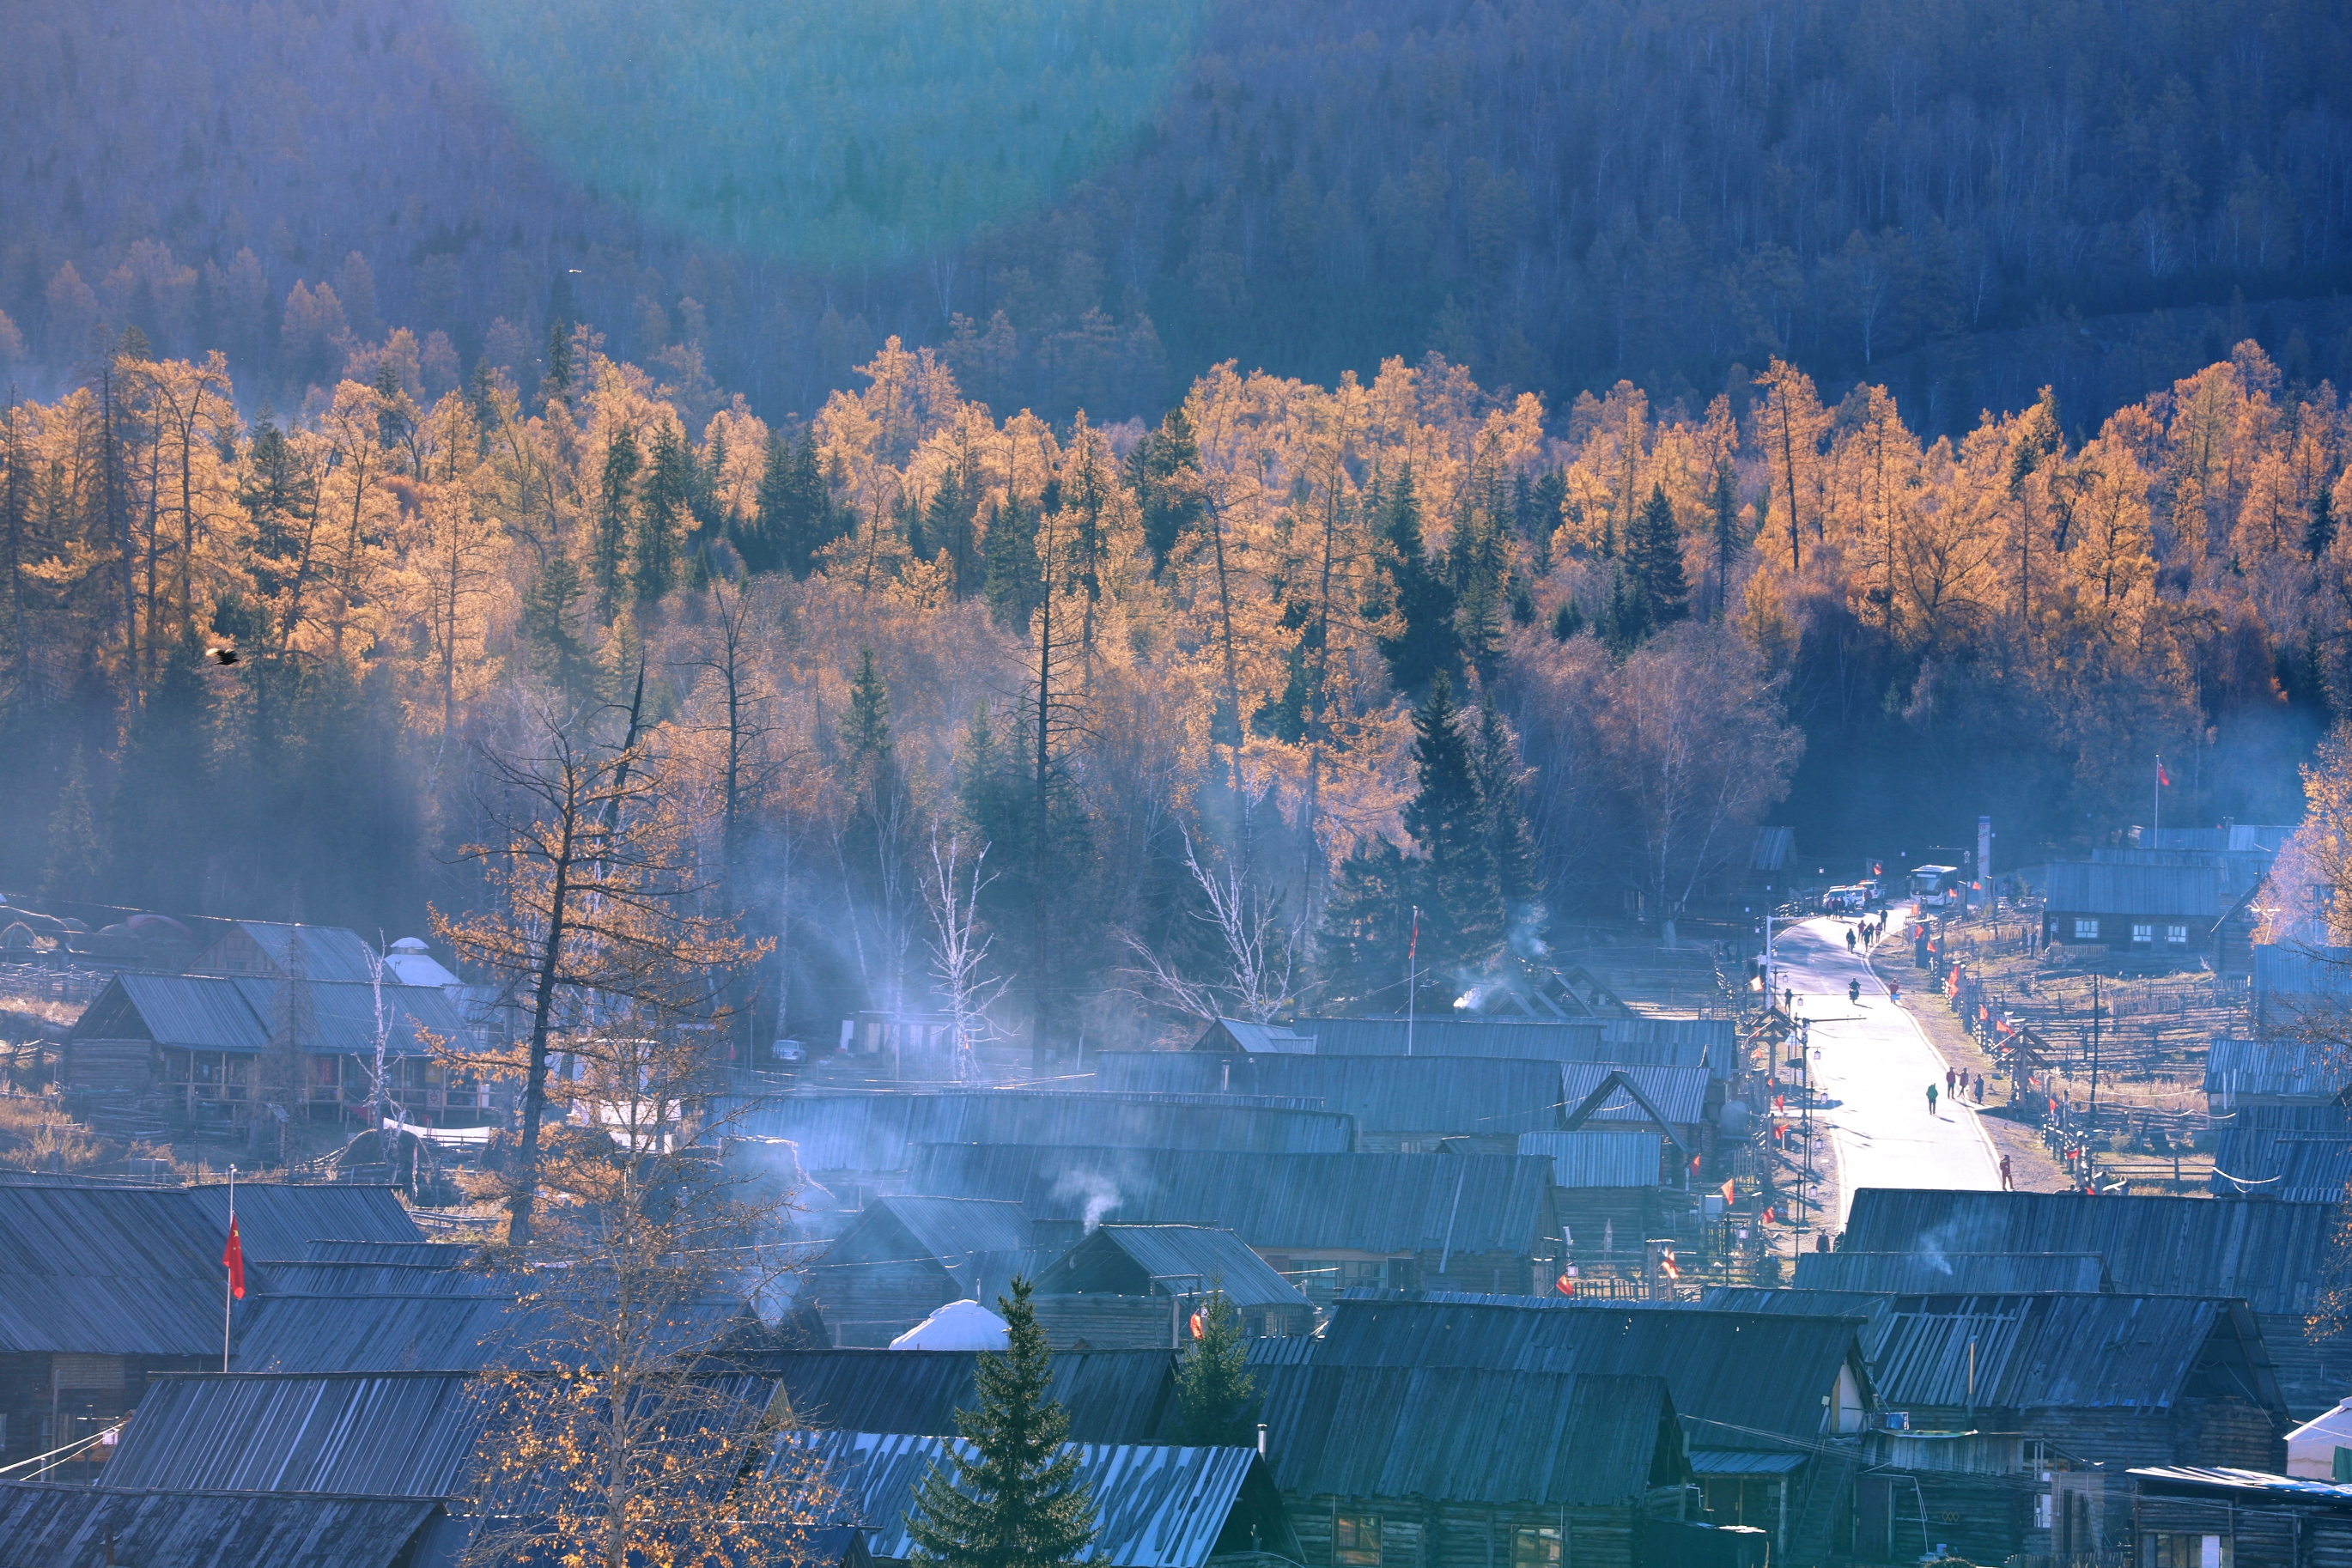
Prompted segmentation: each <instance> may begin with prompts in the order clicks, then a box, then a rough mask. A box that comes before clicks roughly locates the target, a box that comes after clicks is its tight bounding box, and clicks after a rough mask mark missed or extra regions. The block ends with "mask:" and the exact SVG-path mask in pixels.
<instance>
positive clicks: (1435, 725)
mask: <svg viewBox="0 0 2352 1568" xmlns="http://www.w3.org/2000/svg"><path fill="white" fill-rule="evenodd" d="M1412 727H1413V731H1414V734H1415V737H1416V738H1415V740H1414V742H1413V761H1414V764H1415V766H1416V768H1417V769H1418V770H1419V773H1420V778H1421V785H1420V788H1419V789H1418V790H1416V791H1415V792H1414V795H1413V797H1412V800H1411V801H1410V802H1409V803H1408V804H1407V805H1406V806H1405V808H1404V826H1405V831H1406V832H1407V833H1410V834H1412V840H1413V846H1414V847H1415V848H1416V849H1418V850H1419V851H1420V856H1421V861H1420V864H1419V866H1417V867H1416V868H1415V873H1416V875H1415V879H1416V880H1417V881H1418V882H1419V883H1420V885H1421V888H1422V889H1423V891H1422V896H1421V897H1420V898H1419V899H1418V900H1415V901H1416V902H1418V903H1419V904H1420V906H1421V934H1422V955H1423V962H1422V964H1421V970H1422V973H1425V974H1433V975H1435V976H1437V977H1438V979H1439V984H1448V983H1450V980H1451V972H1452V971H1453V970H1454V968H1455V967H1457V966H1460V965H1465V964H1476V963H1482V962H1484V960H1485V959H1486V956H1487V955H1488V954H1489V953H1490V952H1492V951H1493V949H1494V947H1495V945H1496V943H1497V942H1500V941H1501V940H1502V935H1503V899H1502V892H1501V889H1500V888H1499V887H1498V886H1497V885H1496V875H1495V858H1494V856H1493V855H1492V853H1490V851H1489V849H1488V847H1487V842H1486V812H1485V808H1484V805H1483V804H1482V803H1481V802H1480V800H1479V798H1478V781H1477V778H1476V776H1475V773H1473V771H1472V768H1471V761H1470V748H1469V745H1468V744H1467V742H1465V740H1464V738H1463V733H1462V710H1461V707H1460V705H1459V704H1457V703H1456V702H1455V701H1454V682H1453V681H1452V679H1449V678H1448V677H1447V675H1446V674H1445V672H1444V670H1442V669H1441V670H1439V671H1438V672H1437V673H1436V674H1435V675H1433V676H1432V677H1431V678H1430V682H1429V695H1428V696H1427V697H1425V698H1423V700H1422V703H1421V706H1420V707H1418V708H1416V709H1414V710H1413V715H1412Z"/></svg>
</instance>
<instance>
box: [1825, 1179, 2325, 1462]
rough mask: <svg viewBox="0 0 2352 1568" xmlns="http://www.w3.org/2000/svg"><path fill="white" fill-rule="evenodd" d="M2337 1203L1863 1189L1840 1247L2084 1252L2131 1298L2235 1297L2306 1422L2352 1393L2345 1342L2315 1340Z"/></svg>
mask: <svg viewBox="0 0 2352 1568" xmlns="http://www.w3.org/2000/svg"><path fill="white" fill-rule="evenodd" d="M2340 1212H2341V1211H2340V1206H2339V1205H2338V1204H2336V1203H2285V1202H2274V1201H2255V1200H2252V1199H2242V1198H2225V1199H2214V1198H2187V1197H2158V1196H2153V1195H2149V1196H2142V1195H2139V1194H2129V1195H2123V1194H2117V1195H2114V1196H2107V1197H2092V1196H2088V1195H2085V1194H2075V1193H1988V1192H1956V1191H1935V1190H1928V1189H1894V1188H1874V1187H1865V1188H1864V1189H1863V1190H1862V1191H1861V1192H1859V1193H1856V1194H1854V1200H1853V1211H1852V1213H1851V1214H1850V1215H1848V1217H1847V1221H1846V1230H1845V1234H1844V1236H1843V1237H1842V1238H1841V1243H1840V1245H1841V1247H1842V1248H1843V1247H1853V1248H1854V1249H1855V1250H1857V1251H1861V1252H1906V1253H1915V1254H1926V1255H1929V1256H1937V1255H1941V1254H1945V1253H1966V1252H2008V1253H2076V1254H2081V1253H2088V1254H2091V1255H2094V1256H2095V1257H2097V1258H2100V1259H2102V1260H2103V1261H2104V1262H2105V1265H2106V1270H2107V1276H2108V1278H2109V1279H2111V1280H2113V1282H2114V1285H2115V1289H2117V1290H2119V1291H2123V1292H2126V1293H2132V1294H2148V1295H2159V1294H2173V1295H2183V1296H2199V1297H2204V1298H2208V1299H2230V1298H2235V1299H2237V1300H2242V1301H2244V1302H2245V1303H2246V1304H2247V1305H2248V1306H2250V1307H2252V1309H2253V1311H2254V1315H2255V1318H2256V1319H2257V1321H2259V1322H2260V1324H2261V1328H2262V1339H2263V1347H2264V1350H2265V1352H2266V1353H2267V1354H2268V1355H2269V1358H2270V1362H2271V1365H2272V1368H2273V1371H2274V1373H2275V1374H2276V1376H2277V1379H2278V1385H2279V1390H2280V1393H2281V1394H2282V1395H2283V1396H2284V1399H2285V1402H2286V1409H2287V1414H2288V1415H2291V1416H2293V1417H2294V1419H2296V1420H2298V1421H2301V1420H2308V1419H2310V1418H2311V1417H2312V1416H2314V1415H2318V1414H2320V1413H2321V1412H2322V1411H2324V1410H2328V1409H2331V1408H2333V1407H2334V1406H2335V1405H2336V1402H2337V1401H2338V1400H2340V1399H2342V1398H2343V1397H2344V1391H2345V1390H2346V1389H2347V1388H2352V1338H2347V1337H2328V1336H2325V1335H2322V1336H2316V1337H2315V1336H2314V1335H2313V1334H2312V1333H2311V1332H2310V1331H2309V1326H2308V1320H2309V1318H2310V1317H2311V1315H2312V1314H2313V1313H2314V1312H2315V1311H2317V1310H2320V1308H2321V1306H2322V1305H2323V1303H2322V1300H2321V1290H2322V1281H2323V1280H2324V1279H2326V1273H2327V1266H2328V1258H2329V1257H2330V1248H2331V1247H2332V1245H2333V1238H2334V1237H2335V1235H2336V1226H2337V1224H2338V1223H2339V1217H2340Z"/></svg>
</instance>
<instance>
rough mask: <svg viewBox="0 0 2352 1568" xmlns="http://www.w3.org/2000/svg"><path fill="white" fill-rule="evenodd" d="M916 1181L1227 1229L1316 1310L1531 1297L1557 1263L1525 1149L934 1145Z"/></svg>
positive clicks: (1072, 1238)
mask: <svg viewBox="0 0 2352 1568" xmlns="http://www.w3.org/2000/svg"><path fill="white" fill-rule="evenodd" d="M908 1186H909V1187H910V1188H916V1189H919V1190H921V1191H925V1192H932V1193H939V1194H944V1195H950V1196H957V1197H975V1198H997V1199H1002V1200H1005V1201H1008V1202H1013V1203H1018V1204H1019V1205H1021V1207H1022V1210H1023V1212H1024V1213H1025V1214H1027V1215H1029V1217H1030V1219H1031V1221H1032V1222H1033V1224H1034V1225H1035V1226H1037V1227H1038V1231H1037V1234H1038V1236H1039V1238H1040V1241H1041V1243H1042V1242H1043V1241H1044V1239H1045V1236H1046V1235H1047V1227H1049V1226H1061V1227H1062V1234H1063V1235H1064V1236H1066V1238H1067V1241H1068V1242H1069V1243H1070V1244H1075V1243H1076V1242H1077V1241H1078V1240H1079V1239H1080V1238H1081V1237H1082V1236H1083V1234H1084V1228H1085V1227H1086V1226H1089V1225H1097V1224H1103V1223H1106V1222H1108V1223H1114V1224H1123V1225H1199V1226H1213V1227H1215V1228H1218V1229H1223V1230H1230V1231H1232V1232H1234V1234H1235V1235H1236V1236H1238V1237H1241V1239H1242V1240H1243V1241H1244V1243H1246V1244H1247V1245H1248V1246H1249V1247H1250V1249H1251V1250H1252V1251H1254V1252H1255V1253H1256V1254H1257V1255H1258V1256H1259V1257H1260V1258H1265V1261H1266V1262H1267V1264H1268V1265H1269V1266H1271V1267H1272V1268H1274V1270H1275V1271H1276V1273H1278V1274H1280V1275H1282V1276H1283V1277H1284V1278H1286V1279H1290V1280H1292V1281H1294V1282H1295V1283H1297V1286H1298V1287H1299V1289H1301V1290H1302V1291H1303V1292H1304V1293H1305V1294H1306V1296H1307V1299H1308V1300H1311V1301H1316V1302H1322V1301H1326V1300H1329V1299H1330V1298H1331V1297H1332V1296H1333V1295H1335V1294H1338V1293H1339V1292H1341V1291H1345V1290H1349V1289H1358V1288H1367V1289H1379V1290H1398V1289H1455V1290H1501V1291H1508V1292H1525V1291H1527V1290H1528V1289H1529V1288H1530V1287H1531V1286H1532V1285H1533V1284H1534V1282H1535V1280H1536V1279H1538V1278H1540V1279H1551V1278H1552V1277H1553V1273H1554V1272H1556V1270H1555V1269H1554V1268H1553V1265H1554V1263H1555V1261H1556V1260H1557V1258H1558V1257H1559V1224H1558V1222H1557V1218H1556V1214H1555V1211H1554V1209H1553V1206H1552V1192H1551V1182H1550V1162H1549V1161H1548V1160H1545V1159H1543V1158H1541V1157H1540V1156H1535V1155H1518V1154H1454V1153H1436V1154H1264V1153H1249V1152H1233V1151H1226V1150H1206V1149H1109V1148H1097V1149H1082V1148H1049V1147H1029V1146H1008V1145H1003V1144H995V1145H990V1144H950V1143H934V1144H927V1145H924V1146H923V1147H921V1148H920V1149H919V1150H918V1151H917V1152H916V1155H915V1163H914V1169H913V1170H912V1171H911V1172H910V1173H908Z"/></svg>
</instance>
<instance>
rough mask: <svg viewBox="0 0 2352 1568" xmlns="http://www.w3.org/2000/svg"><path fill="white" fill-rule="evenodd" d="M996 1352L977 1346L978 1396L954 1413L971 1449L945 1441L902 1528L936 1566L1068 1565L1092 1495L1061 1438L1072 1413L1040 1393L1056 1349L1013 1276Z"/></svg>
mask: <svg viewBox="0 0 2352 1568" xmlns="http://www.w3.org/2000/svg"><path fill="white" fill-rule="evenodd" d="M996 1304H997V1309H998V1310H1000V1311H1001V1312H1003V1315H1004V1326H1005V1330H1006V1340H1007V1342H1006V1345H1005V1348H1004V1353H1003V1354H1002V1355H995V1354H987V1353H983V1354H982V1356H981V1357H980V1358H979V1364H978V1366H977V1367H976V1369H975V1381H976V1382H977V1383H978V1384H979V1392H980V1405H979V1407H978V1408H977V1409H974V1410H968V1411H967V1410H959V1411H957V1412H956V1413H955V1421H956V1430H957V1432H958V1433H960V1434H961V1436H962V1437H963V1440H964V1442H965V1443H966V1444H968V1445H970V1446H971V1448H972V1449H973V1450H974V1452H973V1454H972V1455H971V1457H970V1458H966V1457H965V1456H964V1454H963V1453H961V1451H959V1450H956V1449H950V1450H949V1452H948V1457H947V1463H946V1464H945V1465H944V1466H939V1467H934V1468H933V1469H932V1470H931V1472H930V1474H929V1475H927V1476H925V1477H924V1478H923V1484H922V1486H921V1488H920V1489H919V1490H918V1491H917V1492H916V1494H915V1507H914V1510H913V1511H912V1512H910V1513H909V1514H908V1516H907V1532H908V1534H909V1535H911V1536H912V1537H913V1538H914V1541H915V1548H916V1553H915V1560H916V1561H917V1562H919V1563H937V1564H939V1565H940V1568H1065V1565H1066V1564H1072V1563H1082V1562H1086V1561H1088V1557H1087V1548H1088V1547H1089V1546H1090V1545H1091V1544H1092V1543H1093V1542H1094V1538H1095V1503H1094V1499H1093V1498H1092V1497H1091V1496H1090V1495H1089V1494H1088V1492H1087V1486H1086V1482H1085V1481H1084V1480H1083V1479H1080V1478H1079V1475H1078V1456H1077V1450H1076V1447H1065V1442H1066V1439H1067V1437H1068V1436H1069V1431H1070V1415H1069V1412H1068V1411H1066V1410H1065V1409H1063V1408H1062V1406H1061V1405H1059V1404H1058V1403H1055V1402H1054V1401H1052V1400H1049V1399H1047V1398H1046V1396H1045V1391H1046V1387H1047V1384H1049V1382H1050V1381H1051V1379H1052V1377H1053V1357H1052V1356H1051V1354H1050V1353H1048V1352H1047V1351H1046V1348H1045V1331H1044V1330H1043V1329H1040V1328H1039V1327H1038V1326H1037V1315H1036V1312H1035V1310H1034V1309H1033V1308H1032V1307H1031V1306H1030V1304H1029V1282H1028V1281H1027V1280H1025V1279H1015V1280H1014V1281H1013V1294H1012V1297H1011V1298H1010V1299H1009V1300H1008V1299H1006V1298H1003V1297H999V1298H998V1299H997V1303H996Z"/></svg>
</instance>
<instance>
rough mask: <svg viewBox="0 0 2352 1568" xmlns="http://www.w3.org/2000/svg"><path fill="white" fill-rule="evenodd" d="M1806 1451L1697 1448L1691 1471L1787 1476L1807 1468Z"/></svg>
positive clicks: (1714, 1473) (1691, 1460) (1693, 1450)
mask: <svg viewBox="0 0 2352 1568" xmlns="http://www.w3.org/2000/svg"><path fill="white" fill-rule="evenodd" d="M1807 1457H1808V1456H1806V1455H1803V1454H1759V1453H1754V1452H1752V1451H1750V1450H1748V1449H1744V1448H1693V1449H1692V1450H1691V1451H1690V1467H1691V1473H1692V1474H1693V1475H1696V1476H1785V1475H1788V1474H1789V1473H1790V1472H1791V1471H1793V1470H1798V1469H1801V1468H1804V1463H1805V1460H1806V1458H1807Z"/></svg>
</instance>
